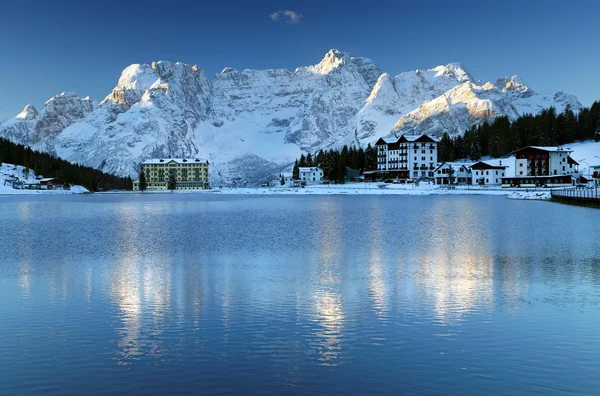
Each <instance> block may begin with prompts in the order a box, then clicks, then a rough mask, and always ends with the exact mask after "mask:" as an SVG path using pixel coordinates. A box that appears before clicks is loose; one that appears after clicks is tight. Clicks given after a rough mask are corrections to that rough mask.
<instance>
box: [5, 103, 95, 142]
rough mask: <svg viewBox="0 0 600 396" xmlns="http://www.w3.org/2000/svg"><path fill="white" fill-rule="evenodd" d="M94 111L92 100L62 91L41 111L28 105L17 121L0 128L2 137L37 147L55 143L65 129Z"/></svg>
mask: <svg viewBox="0 0 600 396" xmlns="http://www.w3.org/2000/svg"><path fill="white" fill-rule="evenodd" d="M93 109H94V103H93V102H92V100H91V99H90V98H89V97H86V98H80V97H79V96H77V95H76V94H74V93H71V92H63V93H61V94H59V95H56V96H54V97H53V98H50V99H48V100H47V101H46V103H44V108H43V109H42V110H41V111H38V110H37V109H36V108H35V107H34V106H33V105H31V104H28V105H27V106H25V108H24V109H23V111H22V112H21V113H19V114H18V115H17V116H16V117H15V118H13V119H11V120H8V121H5V122H4V123H2V125H1V126H0V136H2V137H5V138H7V139H10V140H13V141H15V142H17V143H21V144H26V145H29V146H35V145H36V144H44V143H46V142H47V141H48V142H50V141H52V140H54V139H55V138H56V137H57V136H58V134H60V133H61V132H62V131H63V130H64V129H65V128H66V127H68V126H69V125H71V124H74V123H75V122H77V121H79V120H82V119H83V118H84V117H86V116H87V115H88V114H90V113H91V112H92V111H93Z"/></svg>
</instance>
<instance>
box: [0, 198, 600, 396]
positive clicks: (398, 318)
mask: <svg viewBox="0 0 600 396" xmlns="http://www.w3.org/2000/svg"><path fill="white" fill-rule="evenodd" d="M0 224H1V225H2V226H1V229H0V249H1V256H0V257H1V262H0V394H31V393H48V394H90V393H105V394H109V393H110V394H115V393H132V394H145V393H159V394H164V393H167V392H187V393H196V394H202V393H205V394H217V393H218V394H231V393H243V394H273V393H278V394H280V393H286V394H342V393H343V394H349V393H353V394H361V393H362V394H374V393H377V394H399V393H401V392H410V393H422V394H465V393H478V394H515V395H517V394H532V393H537V394H598V392H599V390H600V237H599V236H600V210H596V209H587V208H580V207H573V206H567V205H560V204H553V203H547V202H525V201H510V200H506V199H504V198H501V197H483V196H480V197H475V196H474V197H466V196H464V197H460V196H452V197H444V196H438V197H392V196H386V197H376V196H374V197H368V196H358V197H344V196H341V197H334V196H332V197H327V196H325V197H310V196H309V197H260V196H257V197H248V196H244V197H235V196H233V197H227V196H218V195H216V194H214V195H210V194H164V195H149V194H146V195H133V194H131V195H90V196H73V197H65V196H56V197H52V196H48V197H31V198H27V197H0Z"/></svg>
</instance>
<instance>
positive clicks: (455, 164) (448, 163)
mask: <svg viewBox="0 0 600 396" xmlns="http://www.w3.org/2000/svg"><path fill="white" fill-rule="evenodd" d="M474 164H475V163H474V162H443V163H441V164H440V165H438V167H437V168H435V169H434V172H435V171H436V170H438V169H440V168H441V167H443V166H444V165H450V166H452V168H453V169H460V167H461V166H465V167H467V168H470V167H471V166H473V165H474Z"/></svg>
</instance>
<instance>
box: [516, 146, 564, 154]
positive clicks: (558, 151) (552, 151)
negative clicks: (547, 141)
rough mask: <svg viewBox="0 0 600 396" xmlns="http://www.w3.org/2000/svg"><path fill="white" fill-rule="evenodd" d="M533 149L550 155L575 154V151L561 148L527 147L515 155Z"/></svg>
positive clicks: (517, 151)
mask: <svg viewBox="0 0 600 396" xmlns="http://www.w3.org/2000/svg"><path fill="white" fill-rule="evenodd" d="M531 149H533V150H540V151H546V152H549V153H572V152H573V150H569V149H565V148H562V147H559V146H527V147H523V148H520V149H518V150H515V151H513V154H514V153H519V152H521V151H525V150H531Z"/></svg>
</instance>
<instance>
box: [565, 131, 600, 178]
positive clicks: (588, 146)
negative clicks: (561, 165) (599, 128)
mask: <svg viewBox="0 0 600 396" xmlns="http://www.w3.org/2000/svg"><path fill="white" fill-rule="evenodd" d="M564 147H566V148H569V149H571V150H573V153H571V158H573V159H574V160H575V161H577V162H579V173H580V174H581V175H583V176H586V177H587V176H589V174H590V172H589V168H590V166H594V165H600V142H594V141H593V140H588V141H585V142H577V143H570V144H565V145H564Z"/></svg>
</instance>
